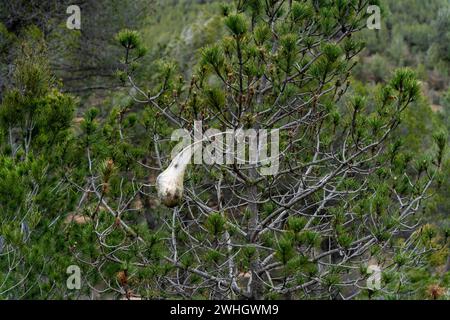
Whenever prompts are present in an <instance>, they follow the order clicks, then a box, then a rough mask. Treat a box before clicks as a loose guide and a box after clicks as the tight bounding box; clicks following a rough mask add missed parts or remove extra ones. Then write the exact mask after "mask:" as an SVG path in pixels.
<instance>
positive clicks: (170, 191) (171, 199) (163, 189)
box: [156, 131, 229, 208]
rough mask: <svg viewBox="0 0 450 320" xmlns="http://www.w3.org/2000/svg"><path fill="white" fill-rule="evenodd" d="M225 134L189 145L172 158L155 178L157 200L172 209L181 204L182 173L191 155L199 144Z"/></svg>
mask: <svg viewBox="0 0 450 320" xmlns="http://www.w3.org/2000/svg"><path fill="white" fill-rule="evenodd" d="M226 133H229V132H228V131H225V132H219V133H216V134H213V135H210V136H207V137H204V138H203V139H201V140H199V141H196V142H194V143H192V144H190V145H189V146H187V147H185V148H184V149H183V150H181V151H180V152H179V153H178V154H177V155H176V156H175V157H174V158H173V160H172V162H171V163H170V165H169V166H168V167H167V169H166V170H164V171H163V172H161V174H160V175H159V176H158V177H157V178H156V190H157V192H158V197H159V199H160V200H161V202H162V203H163V204H164V205H165V206H167V207H169V208H173V207H176V206H177V205H178V204H179V203H180V202H181V200H182V198H183V191H184V186H183V182H184V173H185V171H186V168H187V166H188V164H189V162H190V159H191V157H192V154H193V153H194V152H195V151H196V150H197V149H198V148H201V146H202V145H201V143H202V142H203V141H204V140H205V139H210V138H213V137H216V136H220V135H223V134H226Z"/></svg>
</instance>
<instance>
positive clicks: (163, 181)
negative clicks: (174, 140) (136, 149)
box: [156, 146, 193, 208]
mask: <svg viewBox="0 0 450 320" xmlns="http://www.w3.org/2000/svg"><path fill="white" fill-rule="evenodd" d="M192 149H193V147H191V146H189V147H187V148H185V149H183V150H182V151H181V152H180V153H179V154H177V155H176V156H175V157H174V158H173V160H172V162H171V163H170V165H169V166H168V167H167V169H166V170H164V171H163V172H161V174H160V175H159V176H158V177H157V178H156V190H157V191H158V197H159V199H160V200H161V202H162V203H163V204H164V205H165V206H167V207H169V208H173V207H176V206H177V205H178V204H179V203H180V201H181V199H182V198H183V190H184V186H183V182H184V173H185V171H186V167H187V165H188V164H189V160H190V159H191V156H192V152H193V150H192Z"/></svg>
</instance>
